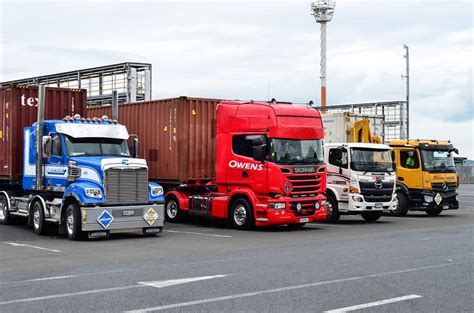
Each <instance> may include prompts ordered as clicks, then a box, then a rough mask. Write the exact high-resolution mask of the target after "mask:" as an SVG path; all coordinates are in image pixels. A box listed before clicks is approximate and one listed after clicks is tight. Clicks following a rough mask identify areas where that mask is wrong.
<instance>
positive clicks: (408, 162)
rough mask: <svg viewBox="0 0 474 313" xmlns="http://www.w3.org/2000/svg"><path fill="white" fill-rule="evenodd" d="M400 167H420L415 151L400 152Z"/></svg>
mask: <svg viewBox="0 0 474 313" xmlns="http://www.w3.org/2000/svg"><path fill="white" fill-rule="evenodd" d="M400 165H401V166H402V167H404V168H409V169H414V168H419V167H420V162H419V160H418V154H417V153H416V151H415V150H401V151H400Z"/></svg>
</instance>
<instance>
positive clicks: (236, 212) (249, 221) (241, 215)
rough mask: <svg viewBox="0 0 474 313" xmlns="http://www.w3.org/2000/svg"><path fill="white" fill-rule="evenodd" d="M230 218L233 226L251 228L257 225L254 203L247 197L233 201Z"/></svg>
mask: <svg viewBox="0 0 474 313" xmlns="http://www.w3.org/2000/svg"><path fill="white" fill-rule="evenodd" d="M229 219H230V223H231V224H232V227H234V228H235V229H238V230H244V229H251V228H252V227H254V225H255V222H254V219H253V208H252V205H251V204H250V203H249V201H248V200H247V199H244V198H238V199H236V200H235V201H234V202H233V203H232V206H231V209H230V214H229Z"/></svg>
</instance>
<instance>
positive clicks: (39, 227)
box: [31, 201, 44, 235]
mask: <svg viewBox="0 0 474 313" xmlns="http://www.w3.org/2000/svg"><path fill="white" fill-rule="evenodd" d="M31 215H32V219H33V231H34V232H35V233H36V234H37V235H42V234H44V208H43V205H42V204H41V202H40V201H35V202H34V203H33V208H32V212H31Z"/></svg>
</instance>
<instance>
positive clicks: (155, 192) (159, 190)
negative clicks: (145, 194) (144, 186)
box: [151, 186, 163, 197]
mask: <svg viewBox="0 0 474 313" xmlns="http://www.w3.org/2000/svg"><path fill="white" fill-rule="evenodd" d="M162 194H163V187H161V186H152V187H151V196H152V197H158V196H161V195H162Z"/></svg>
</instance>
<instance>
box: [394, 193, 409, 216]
mask: <svg viewBox="0 0 474 313" xmlns="http://www.w3.org/2000/svg"><path fill="white" fill-rule="evenodd" d="M397 200H398V201H397V202H398V203H397V209H396V210H395V211H392V214H393V215H395V216H406V215H407V213H408V198H407V196H406V195H405V193H404V192H403V191H401V190H398V191H397Z"/></svg>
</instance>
